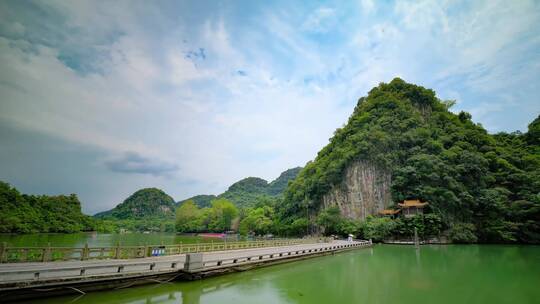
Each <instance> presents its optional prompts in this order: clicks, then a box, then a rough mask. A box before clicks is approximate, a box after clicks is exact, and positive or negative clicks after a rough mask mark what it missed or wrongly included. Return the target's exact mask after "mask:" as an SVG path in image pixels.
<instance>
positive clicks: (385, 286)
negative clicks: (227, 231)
mask: <svg viewBox="0 0 540 304" xmlns="http://www.w3.org/2000/svg"><path fill="white" fill-rule="evenodd" d="M538 256H540V247H538V246H536V247H534V246H431V245H426V246H422V247H421V249H420V250H416V249H415V248H414V247H413V246H398V245H376V246H374V247H373V249H366V250H364V249H360V250H353V251H350V252H346V253H340V254H336V255H333V256H325V257H320V258H314V259H309V260H305V261H298V262H292V263H287V264H283V265H276V266H271V267H267V268H261V269H257V270H253V271H247V272H241V273H236V274H230V275H225V276H220V277H215V278H210V279H205V280H200V281H194V282H173V283H164V284H156V285H148V286H143V287H134V288H126V289H120V290H114V291H106V292H96V293H89V294H87V295H85V296H83V297H81V298H78V299H77V300H76V301H75V302H74V303H81V304H85V303H99V304H107V303H133V304H135V303H137V304H139V303H187V304H199V303H201V304H205V303H219V304H226V303H234V304H242V303H249V304H252V303H256V304H264V303H298V304H304V303H306V304H307V303H309V304H312V303H336V304H337V303H414V304H419V303H440V304H444V303H464V302H468V303H477V302H478V303H534V301H535V300H536V299H538V298H539V297H540V289H539V288H538V287H537V286H540V276H538V273H540V259H538V258H537V257H538ZM74 299H75V297H64V298H55V299H49V300H47V301H43V303H69V302H70V301H72V300H74Z"/></svg>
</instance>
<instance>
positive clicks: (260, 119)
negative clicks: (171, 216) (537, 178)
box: [0, 0, 540, 214]
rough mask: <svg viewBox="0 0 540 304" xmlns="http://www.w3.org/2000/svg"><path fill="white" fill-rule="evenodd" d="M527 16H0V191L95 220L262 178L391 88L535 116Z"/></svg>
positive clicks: (237, 5)
mask: <svg viewBox="0 0 540 304" xmlns="http://www.w3.org/2000/svg"><path fill="white" fill-rule="evenodd" d="M538 24H540V2H539V1H497V0H489V1H398V2H392V1H390V2H389V1H370V0H362V1H323V2H315V1H217V0H216V1H199V0H198V1H160V0H158V1H135V0H133V1H83V0H80V1H55V0H49V1H0V180H2V181H5V182H8V183H10V184H11V185H13V186H15V187H17V188H18V189H19V190H20V191H21V192H23V193H31V194H51V195H53V194H70V193H76V194H77V195H78V196H79V198H80V200H81V202H82V208H83V211H84V212H85V213H87V214H94V213H96V212H99V211H103V210H107V209H110V208H112V207H113V206H115V205H116V204H118V203H120V202H122V201H123V200H124V199H125V198H126V197H128V196H129V195H130V194H132V193H133V192H135V191H136V190H138V189H140V188H145V187H158V188H161V189H163V190H164V191H165V192H166V193H168V194H169V195H171V196H172V197H173V198H174V199H175V200H182V199H185V198H188V197H190V196H192V195H196V194H219V193H221V192H223V191H224V190H226V189H227V187H228V186H229V185H230V184H232V183H233V182H235V181H237V180H239V179H241V178H244V177H248V176H257V177H262V178H265V179H267V180H272V179H275V178H276V177H277V176H278V175H279V173H280V172H282V171H284V170H286V169H288V168H291V167H296V166H303V165H304V164H305V163H306V162H307V161H309V160H312V159H314V157H315V156H316V154H317V152H318V151H319V150H320V149H321V148H322V147H323V146H324V145H326V144H327V143H328V139H329V138H330V137H331V136H332V134H333V132H334V130H335V129H336V128H338V127H341V126H342V125H343V124H344V123H345V122H346V120H347V118H348V117H349V115H350V114H351V113H352V111H353V109H354V106H355V105H356V103H357V101H358V98H360V97H362V96H365V95H366V94H367V92H368V91H369V90H370V89H371V88H372V87H374V86H376V85H377V84H379V83H381V82H389V81H390V80H392V79H393V78H394V77H401V78H402V79H404V80H406V81H408V82H412V83H415V84H418V85H422V86H425V87H428V88H432V89H434V90H435V91H436V92H437V95H438V97H439V98H441V99H454V100H456V102H457V103H456V105H455V106H454V107H453V108H452V110H453V111H455V112H458V111H462V110H463V111H467V112H469V113H471V114H472V116H473V121H475V122H477V123H480V124H482V125H483V126H484V127H485V128H486V129H487V130H488V131H489V132H492V133H495V132H501V131H505V132H512V131H516V130H521V131H526V130H527V125H528V124H529V123H530V122H531V121H532V120H533V119H534V118H536V117H537V116H538V114H539V113H540V100H539V97H538V96H540V27H539V26H538Z"/></svg>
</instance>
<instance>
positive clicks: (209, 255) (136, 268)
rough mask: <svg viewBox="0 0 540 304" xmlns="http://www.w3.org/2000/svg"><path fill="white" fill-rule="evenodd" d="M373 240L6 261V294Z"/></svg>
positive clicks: (116, 284)
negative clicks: (141, 255)
mask: <svg viewBox="0 0 540 304" xmlns="http://www.w3.org/2000/svg"><path fill="white" fill-rule="evenodd" d="M368 246H371V243H370V242H368V241H354V242H346V241H333V242H329V243H314V244H301V245H291V246H280V247H267V248H253V249H242V250H233V251H216V252H205V253H188V254H180V255H173V256H162V257H148V258H139V259H131V260H120V259H109V260H89V261H64V262H46V263H39V262H33V263H13V264H0V298H2V299H3V300H16V299H22V298H32V297H36V296H41V295H48V296H52V295H60V294H66V293H75V292H79V293H85V292H89V291H96V290H103V289H111V288H122V287H123V286H126V287H127V286H133V285H139V284H149V283H152V282H163V281H171V280H174V279H183V280H193V279H199V278H204V277H207V276H211V275H217V274H222V273H228V272H235V271H244V270H247V269H251V268H254V267H260V266H264V265H270V264H276V263H283V262H288V261H292V260H298V259H305V258H309V257H314V256H318V255H324V254H332V253H335V252H337V251H342V250H349V249H355V248H362V247H368Z"/></svg>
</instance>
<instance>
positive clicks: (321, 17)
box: [302, 7, 337, 33]
mask: <svg viewBox="0 0 540 304" xmlns="http://www.w3.org/2000/svg"><path fill="white" fill-rule="evenodd" d="M336 17H337V15H336V11H335V10H334V9H332V8H329V7H320V8H318V9H316V10H315V11H314V12H313V13H311V14H310V15H309V16H308V17H307V19H306V20H305V21H304V23H303V24H302V30H304V31H307V32H314V33H326V32H328V31H329V30H330V28H331V27H332V26H334V25H335V23H336Z"/></svg>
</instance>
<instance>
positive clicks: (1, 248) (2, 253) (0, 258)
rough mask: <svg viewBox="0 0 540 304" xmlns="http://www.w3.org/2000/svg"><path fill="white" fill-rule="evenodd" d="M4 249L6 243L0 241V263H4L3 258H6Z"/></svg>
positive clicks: (5, 248) (5, 249)
mask: <svg viewBox="0 0 540 304" xmlns="http://www.w3.org/2000/svg"><path fill="white" fill-rule="evenodd" d="M6 251H7V243H6V242H2V244H0V263H4V260H6Z"/></svg>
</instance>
